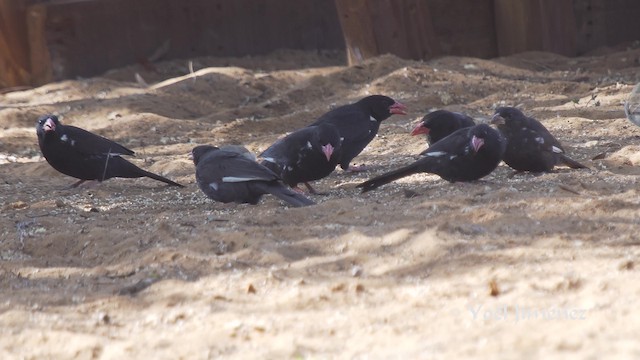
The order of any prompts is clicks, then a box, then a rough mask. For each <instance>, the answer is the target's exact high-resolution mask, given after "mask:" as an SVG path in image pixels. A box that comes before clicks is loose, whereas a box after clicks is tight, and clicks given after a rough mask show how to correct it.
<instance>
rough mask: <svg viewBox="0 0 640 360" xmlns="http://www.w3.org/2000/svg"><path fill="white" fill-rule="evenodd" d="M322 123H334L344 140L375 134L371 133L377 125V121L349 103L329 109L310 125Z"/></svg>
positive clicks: (357, 139) (364, 138) (366, 138)
mask: <svg viewBox="0 0 640 360" xmlns="http://www.w3.org/2000/svg"><path fill="white" fill-rule="evenodd" d="M323 123H326V124H331V125H334V126H335V127H336V128H337V129H338V132H339V133H340V136H341V137H343V138H344V140H345V141H346V142H357V141H361V140H368V139H370V138H372V137H373V136H375V134H373V135H372V134H371V133H372V131H377V128H378V126H379V123H378V121H377V120H376V119H374V118H373V117H371V116H369V115H368V114H367V113H365V112H364V111H362V109H360V108H357V107H353V106H349V105H347V106H344V107H340V108H337V109H334V110H332V111H329V112H328V113H326V114H324V115H322V116H320V118H318V120H316V121H315V122H314V123H313V124H311V125H310V126H313V125H320V124H323Z"/></svg>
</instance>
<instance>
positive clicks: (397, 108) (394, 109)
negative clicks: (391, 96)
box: [389, 101, 407, 115]
mask: <svg viewBox="0 0 640 360" xmlns="http://www.w3.org/2000/svg"><path fill="white" fill-rule="evenodd" d="M389 112H390V113H392V114H398V115H407V107H406V106H404V105H403V104H401V103H399V102H397V101H396V102H395V103H393V105H391V106H390V107H389Z"/></svg>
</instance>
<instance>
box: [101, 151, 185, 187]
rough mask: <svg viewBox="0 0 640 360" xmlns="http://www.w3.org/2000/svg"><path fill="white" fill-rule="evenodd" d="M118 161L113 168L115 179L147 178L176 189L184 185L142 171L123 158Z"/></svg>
mask: <svg viewBox="0 0 640 360" xmlns="http://www.w3.org/2000/svg"><path fill="white" fill-rule="evenodd" d="M117 158H119V157H113V158H111V159H112V161H113V160H115V159H117ZM119 159H120V160H122V161H120V162H119V164H118V166H114V168H117V169H118V170H119V171H118V174H116V175H115V176H117V177H124V178H137V177H145V176H146V177H148V178H152V179H154V180H158V181H162V182H163V183H165V184H168V185H171V186H178V187H184V185H180V184H178V183H177V182H174V181H171V180H169V179H167V178H166V177H163V176H160V175H158V174H154V173H152V172H149V171H146V170H143V169H141V168H139V167H137V166H136V165H135V164H133V163H131V162H129V161H127V160H125V159H123V158H119Z"/></svg>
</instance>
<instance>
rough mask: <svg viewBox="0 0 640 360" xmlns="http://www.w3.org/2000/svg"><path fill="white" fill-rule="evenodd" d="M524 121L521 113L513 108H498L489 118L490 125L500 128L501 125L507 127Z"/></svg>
mask: <svg viewBox="0 0 640 360" xmlns="http://www.w3.org/2000/svg"><path fill="white" fill-rule="evenodd" d="M521 119H525V116H524V114H523V113H522V111H520V110H518V109H516V108H514V107H499V108H497V109H496V112H495V114H494V115H493V117H492V118H491V123H492V124H494V125H496V126H498V127H500V126H501V125H509V124H513V123H515V122H518V121H519V120H521Z"/></svg>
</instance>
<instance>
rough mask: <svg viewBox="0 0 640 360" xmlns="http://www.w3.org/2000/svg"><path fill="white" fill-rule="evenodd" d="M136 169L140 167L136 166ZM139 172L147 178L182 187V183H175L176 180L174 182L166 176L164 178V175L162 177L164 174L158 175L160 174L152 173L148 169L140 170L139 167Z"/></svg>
mask: <svg viewBox="0 0 640 360" xmlns="http://www.w3.org/2000/svg"><path fill="white" fill-rule="evenodd" d="M138 169H140V168H138ZM140 173H141V174H142V175H144V176H146V177H148V178H152V179H154V180H158V181H162V182H163V183H165V184H168V185H170V186H177V187H184V185H180V184H178V183H177V182H175V181H171V180H169V179H167V178H166V177H164V176H160V175H157V174H154V173H152V172H148V171H146V170H142V169H140Z"/></svg>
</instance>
